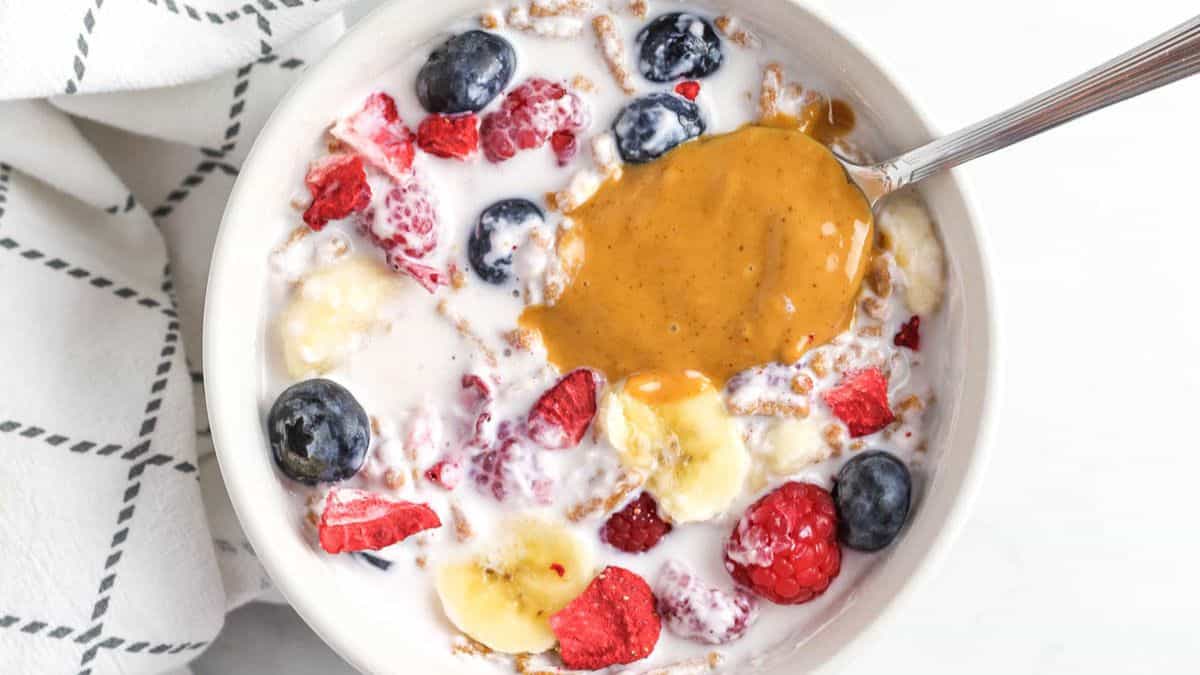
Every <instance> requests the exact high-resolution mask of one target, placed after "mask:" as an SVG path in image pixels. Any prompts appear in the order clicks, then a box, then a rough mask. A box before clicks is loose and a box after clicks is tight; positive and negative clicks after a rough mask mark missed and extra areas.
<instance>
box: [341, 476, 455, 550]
mask: <svg viewBox="0 0 1200 675" xmlns="http://www.w3.org/2000/svg"><path fill="white" fill-rule="evenodd" d="M441 525H442V521H441V520H440V519H439V518H438V516H437V514H436V513H434V511H433V509H431V508H429V507H428V506H426V505H425V504H414V503H412V502H404V501H396V500H391V499H387V498H385V497H381V496H379V495H377V494H373V493H370V492H366V491H364V490H350V489H334V490H330V491H329V494H328V495H327V496H326V497H325V511H324V512H323V513H322V514H321V522H320V524H319V525H318V526H317V533H318V536H319V537H320V540H321V548H323V549H325V550H326V551H327V552H329V553H342V552H344V551H365V550H377V549H381V548H383V547H385V546H391V545H392V544H395V543H396V542H398V541H403V540H405V539H407V538H408V537H410V536H412V535H414V534H416V533H418V532H421V531H422V530H428V529H430V528H434V527H441Z"/></svg>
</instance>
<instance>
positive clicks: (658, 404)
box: [600, 374, 750, 523]
mask: <svg viewBox="0 0 1200 675" xmlns="http://www.w3.org/2000/svg"><path fill="white" fill-rule="evenodd" d="M680 378H683V379H682V380H681V379H680ZM664 383H665V384H664ZM600 419H601V429H602V433H604V434H605V436H606V437H607V438H608V441H609V443H611V444H612V446H613V447H614V448H616V450H617V453H618V456H619V457H620V459H621V463H622V464H623V465H624V466H625V468H626V469H628V470H630V471H635V472H638V473H641V474H642V475H647V476H649V480H648V481H647V489H649V491H650V493H651V494H653V495H654V497H655V499H657V500H658V505H659V507H660V508H661V509H662V510H663V512H664V513H666V514H667V517H669V518H670V519H671V520H672V521H674V522H676V523H690V522H698V521H703V520H709V519H710V518H713V517H714V516H717V515H719V514H720V513H722V512H724V511H725V509H727V508H728V507H729V505H730V503H732V502H733V500H734V498H736V497H737V495H738V493H740V492H741V490H742V485H743V483H744V482H745V480H746V473H747V472H748V470H749V468H750V456H749V454H748V453H747V452H746V446H745V444H744V443H743V442H742V438H741V435H740V434H739V433H738V429H737V427H736V425H735V424H734V422H733V419H732V418H730V416H729V414H728V413H727V412H726V410H725V403H724V401H722V400H721V395H720V393H719V392H718V391H717V390H716V389H715V388H714V387H713V386H712V384H711V383H710V382H709V381H708V380H707V379H704V378H703V377H702V376H699V375H698V374H690V375H685V376H678V375H666V376H664V375H660V374H651V375H638V376H634V377H631V378H630V379H629V380H627V381H626V382H625V383H624V384H623V385H622V386H618V387H614V388H613V391H611V392H610V393H609V394H608V395H607V396H606V397H605V399H604V402H603V403H602V409H601V418H600Z"/></svg>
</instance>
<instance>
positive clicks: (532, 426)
mask: <svg viewBox="0 0 1200 675" xmlns="http://www.w3.org/2000/svg"><path fill="white" fill-rule="evenodd" d="M596 385H597V377H596V375H595V374H594V373H593V372H592V371H590V370H588V369H586V368H580V369H578V370H573V371H571V372H570V373H567V375H566V376H564V377H563V378H562V379H560V380H559V381H558V382H556V383H554V386H553V387H550V388H549V389H547V390H546V392H545V393H544V394H542V396H541V398H539V399H538V400H537V402H536V403H534V404H533V409H532V410H530V411H529V418H528V420H527V422H528V425H529V437H530V438H531V439H533V440H534V441H536V442H537V443H539V444H541V445H542V446H544V447H546V448H550V449H553V450H561V449H564V448H573V447H575V446H576V445H579V441H580V440H581V439H582V438H583V434H584V432H586V431H587V428H588V425H589V424H591V423H592V418H593V417H595V416H596Z"/></svg>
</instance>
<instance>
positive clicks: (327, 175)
mask: <svg viewBox="0 0 1200 675" xmlns="http://www.w3.org/2000/svg"><path fill="white" fill-rule="evenodd" d="M304 184H305V185H306V186H308V192H309V193H310V194H311V195H312V203H311V204H309V205H308V209H306V210H305V211H304V222H305V223H308V226H309V227H310V228H312V229H313V230H314V231H320V229H321V228H323V227H325V223H328V222H329V221H331V220H337V219H339V218H345V217H346V216H348V215H350V214H351V213H354V212H356V211H362V210H363V209H365V208H367V206H368V205H369V204H370V203H371V186H370V185H367V173H366V171H365V170H363V163H362V158H361V157H357V156H355V155H347V154H344V153H338V154H335V155H329V156H327V157H322V158H321V159H318V160H317V161H315V162H313V163H312V164H311V165H310V166H309V167H308V173H307V174H306V175H305V176H304Z"/></svg>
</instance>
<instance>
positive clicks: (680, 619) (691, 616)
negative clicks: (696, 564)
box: [654, 560, 758, 645]
mask: <svg viewBox="0 0 1200 675" xmlns="http://www.w3.org/2000/svg"><path fill="white" fill-rule="evenodd" d="M654 597H656V598H657V599H658V613H659V615H660V616H662V620H663V623H665V624H666V625H667V628H669V629H671V632H672V633H675V634H676V635H678V636H679V637H682V638H686V639H688V640H693V641H695V642H703V643H706V644H710V645H723V644H725V643H727V642H733V641H734V640H736V639H738V638H740V637H742V635H745V633H746V629H747V628H749V627H750V624H752V623H754V620H755V619H757V618H758V601H756V600H755V599H754V596H752V595H750V594H749V593H747V592H746V591H744V590H742V589H740V588H738V589H735V590H734V591H733V592H732V593H728V592H725V591H722V590H721V589H719V588H715V587H713V586H709V585H708V584H706V583H704V582H703V581H701V580H700V579H699V578H698V577H696V575H694V574H693V573H692V571H691V570H690V569H688V567H687V566H686V565H684V564H683V563H679V562H676V561H674V560H670V561H668V562H667V564H666V565H663V568H662V571H661V572H659V573H658V582H657V583H656V584H655V585H654Z"/></svg>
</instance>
